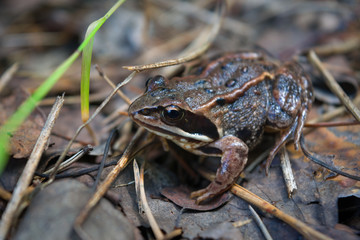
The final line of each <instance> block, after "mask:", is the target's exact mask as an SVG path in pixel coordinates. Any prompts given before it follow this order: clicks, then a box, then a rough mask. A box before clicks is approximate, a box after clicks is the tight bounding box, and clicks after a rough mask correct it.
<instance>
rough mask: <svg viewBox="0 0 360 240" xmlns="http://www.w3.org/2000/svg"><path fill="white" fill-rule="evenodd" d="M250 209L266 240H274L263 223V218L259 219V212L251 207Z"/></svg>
mask: <svg viewBox="0 0 360 240" xmlns="http://www.w3.org/2000/svg"><path fill="white" fill-rule="evenodd" d="M249 209H250V212H251V214H252V215H253V217H254V219H255V222H256V223H257V224H258V226H259V228H260V230H261V232H262V233H263V235H264V237H265V239H266V240H272V239H273V238H272V237H271V235H270V233H269V231H268V230H267V228H266V226H265V224H264V223H263V221H262V220H261V218H260V217H259V215H258V214H257V212H256V211H255V210H254V209H253V208H252V207H251V205H249Z"/></svg>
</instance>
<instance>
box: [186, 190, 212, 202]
mask: <svg viewBox="0 0 360 240" xmlns="http://www.w3.org/2000/svg"><path fill="white" fill-rule="evenodd" d="M213 196H215V194H213V193H211V192H209V190H208V189H207V188H204V189H201V190H199V191H195V192H192V193H191V195H190V198H196V200H195V203H196V204H200V203H201V202H203V201H205V200H207V199H209V198H212V197H213Z"/></svg>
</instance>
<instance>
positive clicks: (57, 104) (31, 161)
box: [0, 96, 64, 239]
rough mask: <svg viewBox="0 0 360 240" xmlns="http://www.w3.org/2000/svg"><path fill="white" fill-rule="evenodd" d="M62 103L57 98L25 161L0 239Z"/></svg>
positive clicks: (60, 98)
mask: <svg viewBox="0 0 360 240" xmlns="http://www.w3.org/2000/svg"><path fill="white" fill-rule="evenodd" d="M63 103H64V96H62V97H58V98H57V100H56V102H55V104H54V106H53V107H52V109H51V112H50V114H49V117H48V119H47V120H46V122H45V125H44V127H43V129H42V131H41V133H40V136H39V138H38V140H37V141H36V144H35V146H34V149H33V151H32V153H31V155H30V157H29V160H28V161H27V163H26V165H25V168H24V170H23V172H22V174H21V176H20V178H19V180H18V182H17V185H16V187H15V190H14V192H13V196H12V199H11V201H10V202H9V203H8V205H7V207H6V209H5V212H4V214H3V215H2V218H1V224H0V239H5V238H6V236H7V234H8V232H9V230H10V228H11V225H12V222H13V220H14V214H15V213H16V211H17V210H18V208H19V206H20V205H21V202H22V199H23V197H24V193H25V190H26V189H27V187H28V186H29V185H30V183H31V180H32V178H33V175H34V172H35V170H36V168H37V166H38V164H39V161H40V158H41V155H42V153H43V151H44V149H45V147H46V144H47V142H48V139H49V136H50V133H51V129H52V128H53V126H54V124H55V120H56V119H57V117H58V115H59V113H60V109H61V107H62V105H63Z"/></svg>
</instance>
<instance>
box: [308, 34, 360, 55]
mask: <svg viewBox="0 0 360 240" xmlns="http://www.w3.org/2000/svg"><path fill="white" fill-rule="evenodd" d="M358 48H360V36H356V37H351V38H348V39H346V40H345V41H341V42H336V43H330V44H326V45H321V46H318V47H313V48H312V50H313V51H314V52H316V54H317V55H321V56H328V55H335V54H344V53H348V52H350V51H354V50H356V49H358Z"/></svg>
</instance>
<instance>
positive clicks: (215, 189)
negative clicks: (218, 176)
mask: <svg viewBox="0 0 360 240" xmlns="http://www.w3.org/2000/svg"><path fill="white" fill-rule="evenodd" d="M227 189H228V187H224V186H223V185H221V184H217V183H216V182H212V183H210V184H209V186H207V187H206V188H204V189H201V190H198V191H195V192H192V193H191V194H190V198H196V204H200V203H201V202H203V201H205V200H208V199H210V198H213V197H215V196H216V195H219V194H221V193H223V192H224V191H226V190H227Z"/></svg>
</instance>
